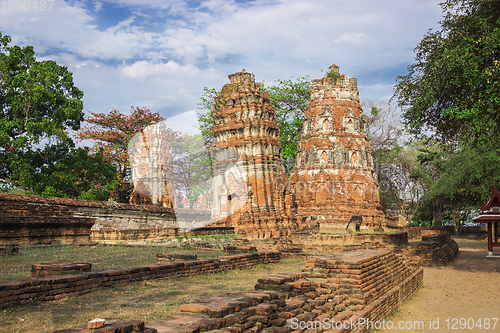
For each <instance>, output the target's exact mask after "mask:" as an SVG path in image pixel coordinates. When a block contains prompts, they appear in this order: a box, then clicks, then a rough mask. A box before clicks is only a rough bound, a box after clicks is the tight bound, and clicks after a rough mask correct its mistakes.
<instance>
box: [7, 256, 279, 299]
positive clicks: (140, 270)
mask: <svg viewBox="0 0 500 333" xmlns="http://www.w3.org/2000/svg"><path fill="white" fill-rule="evenodd" d="M280 259H281V253H279V252H259V253H246V254H236V255H230V256H222V257H220V258H216V259H202V260H196V261H178V262H171V263H161V264H154V265H147V266H137V267H127V268H121V269H113V270H107V271H99V272H91V273H84V274H80V275H66V276H64V275H63V276H51V277H45V278H40V279H29V280H23V281H13V282H4V283H0V308H6V307H9V306H16V305H23V304H28V303H30V302H33V301H49V300H54V299H59V298H63V297H66V296H68V295H72V294H76V295H79V294H84V293H87V292H89V291H92V290H96V289H98V288H104V287H109V286H113V285H118V284H124V283H130V282H134V281H142V280H149V279H162V278H167V277H174V276H188V275H198V274H210V273H216V272H221V271H224V270H227V269H244V268H249V267H253V266H255V265H257V264H260V263H263V264H268V263H275V262H278V261H279V260H280Z"/></svg>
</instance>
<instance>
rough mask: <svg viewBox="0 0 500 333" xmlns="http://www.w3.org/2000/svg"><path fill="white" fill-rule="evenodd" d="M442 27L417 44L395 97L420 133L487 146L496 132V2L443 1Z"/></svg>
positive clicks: (499, 89)
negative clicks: (465, 140) (458, 138)
mask: <svg viewBox="0 0 500 333" xmlns="http://www.w3.org/2000/svg"><path fill="white" fill-rule="evenodd" d="M441 6H442V8H443V11H444V13H445V16H444V19H443V21H442V22H441V29H440V30H438V31H432V30H431V31H429V32H428V33H427V34H426V35H425V36H424V38H423V39H422V41H421V42H420V43H419V44H418V45H417V47H416V48H415V53H416V56H415V63H413V64H411V65H410V66H408V74H407V75H405V76H399V77H398V78H397V84H396V92H395V98H396V99H397V101H398V104H399V106H401V107H402V108H403V110H404V119H405V123H406V124H407V125H408V127H409V129H410V131H411V132H412V133H413V134H415V135H419V136H426V135H429V132H430V133H432V135H434V136H435V137H437V138H438V139H441V140H443V141H446V140H455V139H456V138H457V137H459V136H461V137H462V140H463V139H465V138H468V139H471V140H472V141H474V142H476V143H480V144H489V145H490V146H492V145H493V143H494V142H495V141H496V140H498V138H499V135H498V133H499V132H500V112H499V111H500V20H499V18H500V1H498V0H447V1H444V2H443V3H442V4H441Z"/></svg>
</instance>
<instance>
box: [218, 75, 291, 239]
mask: <svg viewBox="0 0 500 333" xmlns="http://www.w3.org/2000/svg"><path fill="white" fill-rule="evenodd" d="M229 79H230V81H231V83H229V84H226V85H225V86H224V87H223V88H222V91H221V94H220V96H219V97H218V98H217V100H216V101H215V102H216V103H215V107H214V110H213V111H212V117H213V120H214V125H213V129H212V133H213V135H214V137H215V140H216V141H215V143H214V145H213V155H214V162H213V182H212V221H214V222H216V221H219V222H218V223H217V225H220V224H221V223H223V224H224V223H225V224H226V226H230V227H234V228H235V232H236V233H237V234H239V235H241V236H242V237H247V238H279V237H282V236H287V235H289V233H290V232H291V231H293V230H294V229H296V226H295V224H294V222H293V221H294V219H293V216H292V210H291V205H292V196H291V193H290V187H289V186H288V182H287V176H286V173H285V169H284V167H283V156H282V149H281V142H280V134H279V127H278V124H277V122H276V117H275V114H274V108H273V107H272V106H271V104H270V103H269V95H268V94H267V93H264V92H262V91H261V90H260V84H256V83H255V76H254V75H253V74H252V73H247V72H246V71H245V70H243V71H241V72H238V73H235V74H232V75H229Z"/></svg>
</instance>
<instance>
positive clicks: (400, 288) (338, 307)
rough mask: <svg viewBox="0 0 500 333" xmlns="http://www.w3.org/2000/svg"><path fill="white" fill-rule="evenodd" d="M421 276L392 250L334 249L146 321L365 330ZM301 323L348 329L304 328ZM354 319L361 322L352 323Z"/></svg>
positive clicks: (186, 327) (170, 329) (222, 327)
mask: <svg viewBox="0 0 500 333" xmlns="http://www.w3.org/2000/svg"><path fill="white" fill-rule="evenodd" d="M422 281H423V270H422V269H420V268H418V267H416V266H413V265H408V264H407V263H406V261H405V258H404V257H403V256H400V255H397V254H395V253H394V252H393V251H389V250H356V251H351V252H347V253H337V254H330V255H324V256H319V257H313V258H309V259H308V263H307V265H306V268H304V272H301V273H280V274H275V275H271V276H267V277H263V278H260V279H259V280H258V283H257V285H256V286H255V290H253V291H249V292H237V293H227V294H226V295H222V296H218V297H212V298H209V299H207V300H204V301H201V302H195V303H188V304H183V305H181V306H180V310H181V311H182V313H181V314H178V315H175V316H172V317H168V318H164V319H159V320H155V321H152V322H149V323H146V324H145V326H146V327H149V328H150V329H153V330H156V332H158V333H194V332H206V331H209V332H212V333H216V332H217V333H242V332H243V333H245V332H247V333H248V332H263V333H271V332H282V333H285V332H286V333H290V332H304V331H305V332H329V333H332V332H333V333H335V332H338V333H340V332H366V331H367V328H366V326H363V325H360V324H359V320H360V319H363V320H371V321H380V320H382V319H383V318H384V317H386V316H387V315H388V314H389V313H391V312H392V311H393V310H394V309H395V308H397V306H398V305H399V304H400V303H401V302H402V301H404V300H405V299H407V298H408V297H409V296H410V295H411V294H413V293H414V292H415V290H417V289H418V288H419V287H420V286H422ZM300 322H303V323H308V322H309V323H312V322H321V323H325V322H326V323H329V324H330V325H332V324H335V325H339V324H340V325H343V327H344V328H341V329H330V328H331V327H330V328H327V327H325V326H323V327H322V328H318V329H316V330H301V329H297V324H298V323H300ZM350 322H354V323H358V324H357V325H356V326H355V327H350V326H349V323H350ZM346 327H347V328H346ZM73 329H74V328H73ZM58 332H65V331H58ZM67 332H84V331H82V330H74V331H69V330H68V331H67Z"/></svg>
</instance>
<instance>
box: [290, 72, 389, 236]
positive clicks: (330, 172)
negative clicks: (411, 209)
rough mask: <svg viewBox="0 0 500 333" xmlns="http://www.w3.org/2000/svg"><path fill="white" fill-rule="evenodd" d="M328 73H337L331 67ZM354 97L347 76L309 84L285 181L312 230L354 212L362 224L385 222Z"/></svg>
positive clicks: (332, 225)
mask: <svg viewBox="0 0 500 333" xmlns="http://www.w3.org/2000/svg"><path fill="white" fill-rule="evenodd" d="M330 71H332V72H334V73H337V74H338V73H339V70H338V67H337V66H336V65H332V66H331V67H330ZM358 95H359V92H358V88H357V82H356V79H349V78H348V77H347V76H346V75H342V76H340V75H339V77H338V78H334V77H325V78H323V79H317V80H313V82H312V87H311V100H310V103H309V106H308V107H307V109H306V120H305V122H304V126H303V130H302V133H301V138H300V140H299V145H298V148H297V151H298V153H297V158H296V164H295V169H294V170H293V172H292V174H291V177H290V181H291V183H292V188H293V193H294V195H295V198H296V204H297V219H298V221H299V222H300V223H302V224H303V225H306V226H309V227H311V228H313V229H315V228H319V227H321V229H341V230H345V229H346V228H347V224H348V222H349V221H350V219H351V217H353V216H361V217H362V219H363V223H362V227H376V226H379V225H381V224H382V223H384V222H385V216H384V214H383V212H382V210H381V206H380V204H379V190H378V182H377V178H376V173H375V170H374V164H373V157H372V152H371V146H370V143H369V141H368V138H367V136H366V124H365V120H364V118H363V110H362V109H361V106H360V104H359V97H358Z"/></svg>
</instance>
